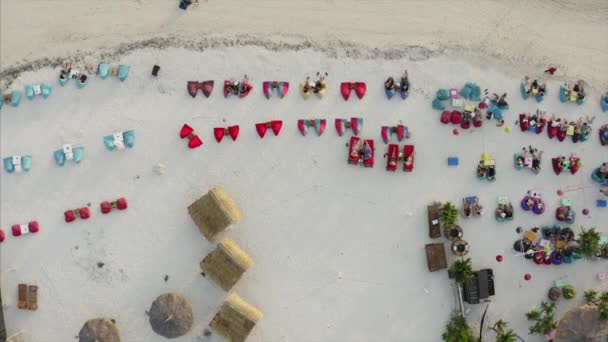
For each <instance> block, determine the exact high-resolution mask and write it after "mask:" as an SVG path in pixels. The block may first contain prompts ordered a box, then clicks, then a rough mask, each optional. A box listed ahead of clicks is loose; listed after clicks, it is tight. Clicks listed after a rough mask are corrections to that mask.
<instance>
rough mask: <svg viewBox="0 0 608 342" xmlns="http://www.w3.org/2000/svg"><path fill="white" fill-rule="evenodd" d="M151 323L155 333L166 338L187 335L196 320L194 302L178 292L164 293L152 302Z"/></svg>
mask: <svg viewBox="0 0 608 342" xmlns="http://www.w3.org/2000/svg"><path fill="white" fill-rule="evenodd" d="M149 315H150V325H151V326H152V330H154V332H155V333H157V334H159V335H161V336H164V337H166V338H176V337H180V336H182V335H185V334H186V333H187V332H188V331H190V328H192V323H193V322H194V313H193V310H192V304H191V303H190V302H189V301H188V300H187V299H186V298H185V297H184V296H182V295H180V294H178V293H173V292H171V293H163V294H162V295H160V296H158V297H157V298H156V300H155V301H154V302H153V303H152V306H151V307H150V311H149Z"/></svg>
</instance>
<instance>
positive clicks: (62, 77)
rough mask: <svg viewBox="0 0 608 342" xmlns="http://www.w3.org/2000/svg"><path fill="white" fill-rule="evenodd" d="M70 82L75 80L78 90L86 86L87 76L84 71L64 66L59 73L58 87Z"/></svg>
mask: <svg viewBox="0 0 608 342" xmlns="http://www.w3.org/2000/svg"><path fill="white" fill-rule="evenodd" d="M70 80H75V81H76V85H77V86H78V88H79V89H80V88H84V86H86V85H87V82H88V80H89V76H88V75H87V73H85V72H84V71H80V70H79V69H76V68H72V67H71V66H67V65H65V66H64V67H63V68H62V69H61V71H60V72H59V85H61V86H62V87H63V86H65V85H66V84H67V83H68V82H69V81H70Z"/></svg>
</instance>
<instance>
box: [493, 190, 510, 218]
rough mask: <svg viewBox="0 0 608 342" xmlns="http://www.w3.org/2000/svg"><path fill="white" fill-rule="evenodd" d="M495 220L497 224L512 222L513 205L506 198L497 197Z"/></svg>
mask: <svg viewBox="0 0 608 342" xmlns="http://www.w3.org/2000/svg"><path fill="white" fill-rule="evenodd" d="M496 201H497V202H498V206H497V207H496V210H495V218H496V221H498V222H506V221H513V204H512V203H511V200H510V199H509V197H507V196H498V198H497V200H496Z"/></svg>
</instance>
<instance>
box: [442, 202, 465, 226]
mask: <svg viewBox="0 0 608 342" xmlns="http://www.w3.org/2000/svg"><path fill="white" fill-rule="evenodd" d="M459 213H460V212H459V211H458V209H457V208H456V207H455V206H454V204H452V202H450V201H448V202H445V203H444V204H443V206H442V207H441V213H440V215H439V220H440V221H441V223H442V224H443V228H446V227H451V226H453V225H455V224H457V223H458V215H459Z"/></svg>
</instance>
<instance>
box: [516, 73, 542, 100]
mask: <svg viewBox="0 0 608 342" xmlns="http://www.w3.org/2000/svg"><path fill="white" fill-rule="evenodd" d="M520 90H521V97H523V99H524V100H527V99H529V98H530V97H533V98H534V99H536V102H539V103H540V102H542V101H543V100H544V99H545V95H546V94H547V83H546V82H542V83H541V82H540V81H539V80H533V81H531V80H530V77H528V76H526V77H524V80H523V82H521V86H520Z"/></svg>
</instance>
